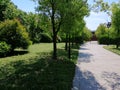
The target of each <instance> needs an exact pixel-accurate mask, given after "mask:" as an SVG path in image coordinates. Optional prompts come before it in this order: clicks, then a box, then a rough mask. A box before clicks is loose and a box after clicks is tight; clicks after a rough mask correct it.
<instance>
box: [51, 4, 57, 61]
mask: <svg viewBox="0 0 120 90" xmlns="http://www.w3.org/2000/svg"><path fill="white" fill-rule="evenodd" d="M51 23H52V30H53V59H54V60H57V45H56V44H57V33H56V28H55V9H54V4H52V16H51Z"/></svg>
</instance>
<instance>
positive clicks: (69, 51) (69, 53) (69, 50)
mask: <svg viewBox="0 0 120 90" xmlns="http://www.w3.org/2000/svg"><path fill="white" fill-rule="evenodd" d="M70 48H71V47H70V34H69V49H68V58H69V59H71V49H70Z"/></svg>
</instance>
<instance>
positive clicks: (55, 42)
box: [53, 32, 57, 60]
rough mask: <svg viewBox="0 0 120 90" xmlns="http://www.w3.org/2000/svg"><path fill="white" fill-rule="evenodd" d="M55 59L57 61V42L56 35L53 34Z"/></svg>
mask: <svg viewBox="0 0 120 90" xmlns="http://www.w3.org/2000/svg"><path fill="white" fill-rule="evenodd" d="M53 34H54V35H53V59H54V60H57V40H56V36H57V35H56V33H55V32H53Z"/></svg>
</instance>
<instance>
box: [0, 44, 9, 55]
mask: <svg viewBox="0 0 120 90" xmlns="http://www.w3.org/2000/svg"><path fill="white" fill-rule="evenodd" d="M10 50H11V46H10V45H8V44H7V43H6V42H0V56H6V55H7V53H9V52H10Z"/></svg>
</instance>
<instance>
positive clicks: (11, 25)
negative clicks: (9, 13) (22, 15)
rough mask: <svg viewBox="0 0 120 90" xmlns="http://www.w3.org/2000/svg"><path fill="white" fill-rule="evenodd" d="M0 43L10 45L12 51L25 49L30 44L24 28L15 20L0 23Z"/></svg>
mask: <svg viewBox="0 0 120 90" xmlns="http://www.w3.org/2000/svg"><path fill="white" fill-rule="evenodd" d="M0 41H4V42H6V43H7V44H9V45H11V48H12V50H14V49H15V48H24V49H26V48H27V47H28V46H29V45H30V44H31V41H30V39H29V36H28V33H27V32H26V29H25V27H24V26H23V25H21V24H20V22H19V21H18V20H16V19H14V20H6V21H4V22H2V23H0Z"/></svg>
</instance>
